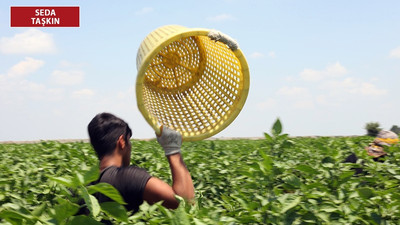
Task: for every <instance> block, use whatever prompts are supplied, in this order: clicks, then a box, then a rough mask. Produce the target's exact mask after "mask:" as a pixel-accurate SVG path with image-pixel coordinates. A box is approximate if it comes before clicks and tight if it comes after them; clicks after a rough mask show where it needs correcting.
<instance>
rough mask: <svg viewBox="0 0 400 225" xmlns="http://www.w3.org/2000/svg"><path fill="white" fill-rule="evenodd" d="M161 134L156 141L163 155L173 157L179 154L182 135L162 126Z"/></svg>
mask: <svg viewBox="0 0 400 225" xmlns="http://www.w3.org/2000/svg"><path fill="white" fill-rule="evenodd" d="M160 131H161V134H160V135H159V136H158V135H157V141H158V143H159V144H160V145H161V147H162V148H163V149H164V151H165V155H166V156H168V155H173V154H177V153H180V152H181V145H182V135H181V134H180V133H179V132H178V131H175V130H172V129H171V128H168V127H164V126H162V127H161V128H160Z"/></svg>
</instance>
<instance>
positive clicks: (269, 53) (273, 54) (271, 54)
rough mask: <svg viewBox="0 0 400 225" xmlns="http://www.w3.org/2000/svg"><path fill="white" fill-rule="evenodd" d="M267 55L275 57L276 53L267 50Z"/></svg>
mask: <svg viewBox="0 0 400 225" xmlns="http://www.w3.org/2000/svg"><path fill="white" fill-rule="evenodd" d="M268 56H269V57H271V58H275V57H276V54H275V52H273V51H270V52H268Z"/></svg>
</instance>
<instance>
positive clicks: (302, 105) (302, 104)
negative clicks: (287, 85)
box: [293, 99, 314, 109]
mask: <svg viewBox="0 0 400 225" xmlns="http://www.w3.org/2000/svg"><path fill="white" fill-rule="evenodd" d="M293 107H294V108H296V109H312V108H314V102H313V101H312V99H304V100H299V101H296V102H295V103H294V104H293Z"/></svg>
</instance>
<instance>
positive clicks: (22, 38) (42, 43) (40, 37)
mask: <svg viewBox="0 0 400 225" xmlns="http://www.w3.org/2000/svg"><path fill="white" fill-rule="evenodd" d="M55 51H56V46H55V43H54V40H53V35H52V34H49V33H45V32H43V31H40V30H38V29H34V28H31V29H29V30H27V31H25V32H23V33H19V34H16V35H14V37H3V38H1V39H0V52H2V53H4V54H38V53H54V52H55Z"/></svg>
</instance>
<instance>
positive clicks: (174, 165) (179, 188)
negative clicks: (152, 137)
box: [167, 153, 194, 200]
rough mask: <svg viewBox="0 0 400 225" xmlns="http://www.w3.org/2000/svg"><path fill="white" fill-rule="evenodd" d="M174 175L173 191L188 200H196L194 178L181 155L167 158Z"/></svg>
mask: <svg viewBox="0 0 400 225" xmlns="http://www.w3.org/2000/svg"><path fill="white" fill-rule="evenodd" d="M167 158H168V161H169V166H170V168H171V173H172V189H174V192H175V193H176V194H177V195H179V196H181V197H182V198H184V199H186V200H193V199H194V186H193V181H192V177H191V176H190V173H189V171H188V169H187V168H186V165H185V163H184V162H183V159H182V156H181V154H180V153H179V154H174V155H170V156H167Z"/></svg>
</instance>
